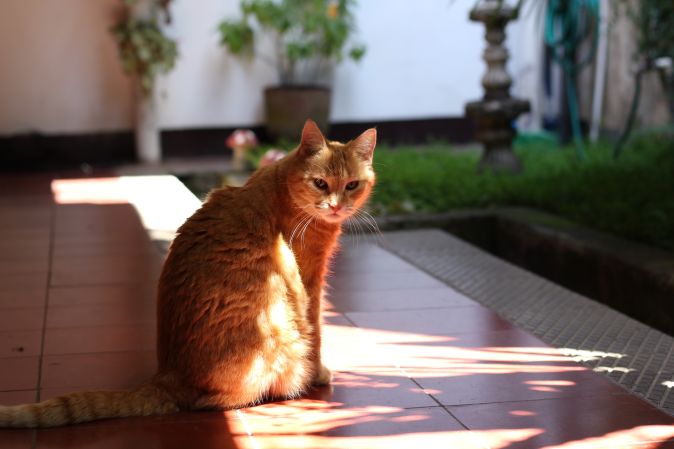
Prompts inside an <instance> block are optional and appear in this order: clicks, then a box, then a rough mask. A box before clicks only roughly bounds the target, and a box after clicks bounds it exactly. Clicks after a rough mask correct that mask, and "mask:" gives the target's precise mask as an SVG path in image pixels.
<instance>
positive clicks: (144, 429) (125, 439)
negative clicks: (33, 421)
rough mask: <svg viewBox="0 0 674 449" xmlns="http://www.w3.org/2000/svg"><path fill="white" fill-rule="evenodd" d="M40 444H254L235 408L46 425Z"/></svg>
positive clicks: (95, 447) (215, 448)
mask: <svg viewBox="0 0 674 449" xmlns="http://www.w3.org/2000/svg"><path fill="white" fill-rule="evenodd" d="M36 442H37V443H36V448H55V447H81V448H87V449H89V448H91V449H103V448H105V449H110V448H165V449H172V448H175V449H182V448H191V447H194V448H204V449H236V448H238V449H246V448H251V447H252V446H251V445H250V442H249V437H248V435H247V433H246V429H245V427H244V426H243V424H242V423H241V421H240V420H239V419H238V417H237V415H236V413H235V412H227V413H181V414H179V415H167V416H152V417H136V418H126V419H115V420H106V421H98V422H94V423H88V424H82V425H78V426H71V427H62V428H56V429H46V430H40V431H38V432H37V438H36Z"/></svg>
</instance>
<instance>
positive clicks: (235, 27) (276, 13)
mask: <svg viewBox="0 0 674 449" xmlns="http://www.w3.org/2000/svg"><path fill="white" fill-rule="evenodd" d="M353 5H354V1H353V0H329V1H326V0H281V1H273V0H242V2H241V4H240V7H241V12H242V14H243V17H242V18H241V19H238V20H224V21H222V22H221V23H220V24H219V26H218V29H219V31H220V43H221V45H223V46H224V47H226V48H227V49H228V50H229V51H230V52H231V53H232V54H234V55H238V56H256V57H259V58H261V59H262V60H264V61H266V62H268V63H270V64H271V65H273V66H274V67H275V68H276V70H277V72H278V74H279V81H280V84H281V85H297V84H309V85H316V84H321V83H325V80H326V78H327V77H328V75H329V71H330V69H331V68H332V67H333V66H334V64H335V63H338V62H340V61H342V60H343V59H344V57H349V58H351V59H353V60H354V61H359V60H360V59H361V58H362V57H363V55H364V54H365V47H364V46H363V45H358V44H351V45H348V44H349V43H350V42H349V41H350V38H351V35H352V33H353V31H354V16H353V13H352V9H353ZM260 35H266V36H265V37H270V38H271V39H272V40H273V48H274V53H275V54H274V55H273V56H272V55H268V54H264V53H263V52H262V50H261V49H260V48H259V46H258V45H256V44H257V43H258V41H259V40H260V38H261V37H262V36H260Z"/></svg>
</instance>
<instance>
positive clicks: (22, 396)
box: [0, 390, 37, 405]
mask: <svg viewBox="0 0 674 449" xmlns="http://www.w3.org/2000/svg"><path fill="white" fill-rule="evenodd" d="M36 398H37V391H36V390H19V391H0V404H2V405H20V404H25V403H27V402H35V400H36Z"/></svg>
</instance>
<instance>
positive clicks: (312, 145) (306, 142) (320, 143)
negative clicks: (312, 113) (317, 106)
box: [299, 119, 325, 157]
mask: <svg viewBox="0 0 674 449" xmlns="http://www.w3.org/2000/svg"><path fill="white" fill-rule="evenodd" d="M324 146H325V137H323V133H322V132H321V130H320V129H319V128H318V125H317V124H316V122H314V121H313V120H311V119H307V121H306V122H305V123H304V128H303V129H302V140H301V141H300V147H299V152H300V154H301V155H302V156H306V157H308V156H313V155H314V154H316V153H318V152H319V151H320V150H321V149H322V148H323V147H324Z"/></svg>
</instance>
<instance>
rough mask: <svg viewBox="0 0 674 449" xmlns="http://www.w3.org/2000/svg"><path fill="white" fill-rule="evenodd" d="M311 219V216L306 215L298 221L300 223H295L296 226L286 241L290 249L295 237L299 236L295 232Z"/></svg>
mask: <svg viewBox="0 0 674 449" xmlns="http://www.w3.org/2000/svg"><path fill="white" fill-rule="evenodd" d="M302 209H304V208H302ZM300 213H301V212H300ZM305 214H306V212H305ZM298 215H299V214H298ZM312 218H313V217H312V216H311V214H306V215H304V216H303V217H302V218H301V219H300V221H298V222H297V224H296V225H295V226H294V227H293V230H292V232H291V233H290V238H289V239H288V246H291V247H292V245H293V241H294V240H295V237H296V236H297V235H299V234H298V233H297V231H298V230H300V229H301V228H302V226H304V224H305V223H306V222H309V221H310V220H311V219H312Z"/></svg>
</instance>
